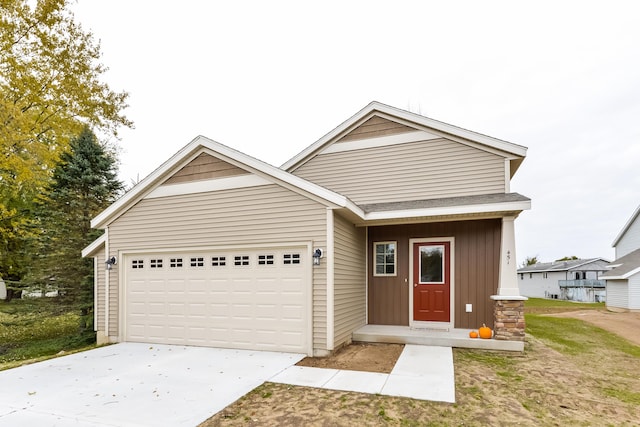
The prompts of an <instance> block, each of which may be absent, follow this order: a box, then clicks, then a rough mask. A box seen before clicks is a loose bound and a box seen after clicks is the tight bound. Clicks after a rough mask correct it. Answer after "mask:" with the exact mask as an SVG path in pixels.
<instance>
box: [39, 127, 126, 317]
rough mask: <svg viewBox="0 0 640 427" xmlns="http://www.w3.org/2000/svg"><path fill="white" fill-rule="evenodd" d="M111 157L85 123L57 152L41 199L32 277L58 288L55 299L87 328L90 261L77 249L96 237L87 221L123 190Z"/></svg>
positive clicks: (89, 297) (90, 302)
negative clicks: (71, 308) (76, 313)
mask: <svg viewBox="0 0 640 427" xmlns="http://www.w3.org/2000/svg"><path fill="white" fill-rule="evenodd" d="M122 189H123V185H122V183H121V182H120V181H119V180H118V179H117V163H116V158H115V155H114V154H113V153H111V152H109V151H108V150H107V149H106V148H105V147H104V146H103V145H101V144H100V143H99V142H98V141H97V139H96V136H95V135H94V134H93V132H92V131H91V130H90V129H89V128H88V127H85V128H84V130H83V131H82V133H81V134H80V135H79V136H78V137H77V138H75V139H73V140H72V141H71V143H70V150H69V151H67V152H64V153H63V154H62V155H61V156H60V162H59V163H58V165H57V166H56V167H55V169H54V171H53V180H52V183H51V184H50V186H49V187H48V191H47V193H46V194H45V195H44V196H43V197H42V198H41V202H40V209H39V217H40V222H41V225H42V228H41V230H42V234H41V237H40V248H39V251H38V252H39V258H40V261H39V262H37V265H38V267H37V269H36V271H35V272H34V273H35V275H34V279H35V280H37V281H38V282H39V283H40V284H42V285H47V284H48V285H53V286H55V287H56V288H57V289H58V292H59V297H60V301H61V302H63V303H68V304H72V305H73V306H74V307H76V308H78V309H79V310H81V314H82V315H83V317H84V318H85V321H86V322H87V324H85V325H84V327H88V326H89V325H88V323H90V321H91V319H92V318H93V316H92V313H91V312H92V307H93V262H92V260H90V259H83V258H82V257H81V251H82V249H83V248H85V247H86V246H87V245H88V244H89V243H91V242H92V241H93V240H95V239H96V238H97V237H99V235H100V231H96V230H92V229H91V225H90V222H91V219H92V218H93V217H94V216H96V215H97V214H98V213H100V212H101V211H102V210H103V209H104V208H106V207H107V206H108V205H110V204H111V203H112V202H113V201H114V200H115V199H116V197H117V196H118V195H119V194H120V193H121V192H122Z"/></svg>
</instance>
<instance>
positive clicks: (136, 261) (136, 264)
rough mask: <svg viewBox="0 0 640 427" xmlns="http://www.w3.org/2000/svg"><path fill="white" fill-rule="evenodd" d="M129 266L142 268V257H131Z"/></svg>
mask: <svg viewBox="0 0 640 427" xmlns="http://www.w3.org/2000/svg"><path fill="white" fill-rule="evenodd" d="M131 268H138V269H140V268H144V260H143V259H133V260H131Z"/></svg>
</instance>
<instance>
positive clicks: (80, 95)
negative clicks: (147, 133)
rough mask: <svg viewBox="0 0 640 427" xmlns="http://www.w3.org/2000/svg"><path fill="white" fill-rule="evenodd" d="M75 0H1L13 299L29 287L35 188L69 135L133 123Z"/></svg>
mask: <svg viewBox="0 0 640 427" xmlns="http://www.w3.org/2000/svg"><path fill="white" fill-rule="evenodd" d="M72 4H73V2H72V1H70V0H2V2H0V153H2V155H1V156H0V279H4V280H5V282H6V281H8V285H9V291H10V292H9V299H10V297H11V296H12V295H13V291H14V290H15V291H16V295H19V290H20V289H21V288H23V287H24V285H25V284H24V278H25V275H26V274H27V273H28V271H29V269H30V268H31V267H32V263H31V261H32V259H33V257H32V256H31V254H30V253H29V252H28V249H29V247H30V246H31V244H32V241H33V239H34V238H36V237H37V235H38V231H39V230H38V228H37V227H34V225H37V224H34V217H33V215H34V208H35V200H36V197H37V195H39V194H41V193H43V191H44V188H45V187H46V185H47V184H48V182H49V180H50V179H51V174H52V170H53V168H54V167H55V165H56V163H57V162H58V160H59V159H60V155H61V153H63V152H68V150H69V142H70V138H71V137H73V136H74V135H78V134H79V133H80V132H81V131H82V128H83V126H84V124H89V125H90V126H91V127H92V128H93V129H95V130H96V131H99V133H100V134H101V135H105V136H106V137H114V136H115V137H117V131H118V129H119V128H121V127H122V126H124V127H132V126H133V124H132V122H131V121H129V120H128V119H127V118H126V117H125V116H124V114H123V111H124V110H125V109H126V108H127V98H128V94H127V93H126V92H116V91H114V90H112V89H111V88H110V87H109V85H107V84H106V83H105V82H103V81H102V80H103V76H104V73H105V72H106V71H107V67H106V66H104V65H103V64H102V63H101V52H100V43H99V42H97V41H96V40H95V39H94V36H93V34H92V33H91V32H87V31H85V30H83V28H82V27H81V26H80V24H79V23H77V22H76V21H75V17H74V16H73V13H72V12H71V6H72Z"/></svg>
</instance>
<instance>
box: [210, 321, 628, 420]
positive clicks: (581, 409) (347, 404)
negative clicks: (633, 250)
mask: <svg viewBox="0 0 640 427" xmlns="http://www.w3.org/2000/svg"><path fill="white" fill-rule="evenodd" d="M554 316H558V317H577V318H578V319H581V320H584V321H587V322H590V323H593V324H596V325H598V326H601V327H602V328H603V329H609V330H610V331H612V332H616V333H618V334H620V335H621V336H625V337H627V338H628V339H630V338H631V337H633V335H631V336H629V335H628V332H629V331H631V334H633V333H634V331H637V330H639V329H638V328H640V325H639V324H636V323H634V322H636V321H638V317H637V315H636V314H635V313H609V312H599V311H596V310H589V311H588V313H583V312H580V311H577V312H575V311H574V312H572V313H566V314H560V313H558V314H554ZM603 321H604V323H603ZM598 322H600V323H598ZM628 323H631V325H630V326H629V327H627V326H628V325H627V324H628ZM605 326H606V327H605ZM584 339H585V340H587V341H588V340H589V335H585V337H584ZM402 348H403V346H402V345H394V344H353V345H351V346H348V347H345V348H344V349H342V351H340V352H337V353H336V354H334V355H332V356H330V357H326V358H316V359H304V360H303V361H302V362H301V363H300V364H302V365H304V366H316V367H331V368H339V369H358V370H368V371H373V370H374V369H377V372H389V371H390V370H391V369H392V367H393V364H394V363H395V361H396V360H397V358H398V355H399V354H400V352H401V351H402ZM453 354H454V364H455V384H456V403H455V404H448V403H440V402H429V401H421V400H415V399H406V398H399V397H391V396H382V395H372V394H363V393H353V392H344V391H334V390H323V389H315V388H309V387H297V386H290V385H286V384H274V383H265V384H263V385H262V386H260V387H258V388H257V389H255V390H254V391H252V392H251V393H249V394H247V395H246V396H244V397H243V398H241V399H240V400H238V401H237V402H235V403H233V404H232V405H229V406H228V407H227V408H225V409H224V410H222V411H221V412H219V413H218V414H216V415H214V416H213V417H211V418H210V419H209V420H207V421H206V422H204V423H203V424H202V425H201V426H202V427H212V426H265V425H266V426H280V425H305V426H307V425H308V426H352V425H362V426H379V425H383V426H404V425H447V426H448V425H466V426H485V425H521V426H538V425H549V426H565V425H616V426H635V425H638V420H640V375H638V371H637V366H638V364H639V363H640V351H639V350H638V349H637V348H636V350H628V349H627V350H625V351H621V350H619V349H611V348H608V346H597V345H594V346H593V347H592V348H591V347H587V348H586V349H585V351H580V352H575V353H568V354H565V353H560V352H559V351H557V350H556V349H554V348H552V346H550V345H548V344H547V343H545V342H543V341H542V340H540V339H537V338H535V337H534V336H532V335H530V334H528V335H527V342H526V345H525V351H524V352H522V353H511V352H491V351H484V350H468V349H454V353H453ZM425 386H427V385H425Z"/></svg>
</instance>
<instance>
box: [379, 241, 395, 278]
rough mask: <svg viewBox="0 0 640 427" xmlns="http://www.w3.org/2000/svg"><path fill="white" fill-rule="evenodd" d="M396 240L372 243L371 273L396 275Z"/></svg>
mask: <svg viewBox="0 0 640 427" xmlns="http://www.w3.org/2000/svg"><path fill="white" fill-rule="evenodd" d="M396 246H397V245H396V242H374V243H373V275H374V276H395V275H396V261H397V255H396Z"/></svg>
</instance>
